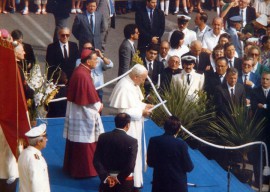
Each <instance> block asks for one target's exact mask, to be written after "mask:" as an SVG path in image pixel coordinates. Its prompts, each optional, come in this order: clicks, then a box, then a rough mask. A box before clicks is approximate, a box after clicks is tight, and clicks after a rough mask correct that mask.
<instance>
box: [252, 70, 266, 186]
mask: <svg viewBox="0 0 270 192" xmlns="http://www.w3.org/2000/svg"><path fill="white" fill-rule="evenodd" d="M251 110H252V113H253V115H255V114H256V117H257V118H258V120H261V119H262V118H266V123H265V128H264V130H263V133H262V135H263V136H264V142H265V143H266V145H267V148H268V149H269V147H270V139H269V135H270V73H269V72H263V73H262V78H261V86H259V87H257V88H255V89H253V90H252V92H251ZM258 148H259V147H258ZM258 148H254V150H253V151H251V152H250V154H249V159H250V160H251V162H252V163H253V167H255V168H253V170H254V177H255V182H254V186H255V187H257V188H259V183H260V182H259V181H260V171H259V170H260V162H259V159H258V158H257V157H258V156H259V155H260V154H259V149H258ZM268 155H269V151H268ZM267 182H268V183H269V181H267Z"/></svg>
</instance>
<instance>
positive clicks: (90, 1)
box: [86, 0, 97, 5]
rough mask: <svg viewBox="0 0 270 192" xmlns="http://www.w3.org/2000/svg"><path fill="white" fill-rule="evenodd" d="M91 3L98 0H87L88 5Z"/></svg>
mask: <svg viewBox="0 0 270 192" xmlns="http://www.w3.org/2000/svg"><path fill="white" fill-rule="evenodd" d="M89 3H97V1H96V0H87V1H86V5H88V4H89Z"/></svg>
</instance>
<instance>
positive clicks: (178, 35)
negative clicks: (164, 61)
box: [170, 30, 185, 49]
mask: <svg viewBox="0 0 270 192" xmlns="http://www.w3.org/2000/svg"><path fill="white" fill-rule="evenodd" d="M184 37H185V34H184V33H183V32H182V31H178V30H175V31H174V32H173V33H172V36H171V39H170V44H171V48H173V49H177V48H178V47H179V41H180V40H182V39H184Z"/></svg>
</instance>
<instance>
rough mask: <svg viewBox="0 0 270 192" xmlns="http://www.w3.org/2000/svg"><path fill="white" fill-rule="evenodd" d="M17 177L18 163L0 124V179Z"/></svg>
mask: <svg viewBox="0 0 270 192" xmlns="http://www.w3.org/2000/svg"><path fill="white" fill-rule="evenodd" d="M11 177H15V178H18V177H19V171H18V164H17V161H16V159H15V156H14V155H13V153H12V151H11V149H10V147H9V145H8V142H7V140H6V138H5V135H4V133H3V130H2V127H1V125H0V179H9V178H11Z"/></svg>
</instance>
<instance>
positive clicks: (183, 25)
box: [168, 15, 197, 47]
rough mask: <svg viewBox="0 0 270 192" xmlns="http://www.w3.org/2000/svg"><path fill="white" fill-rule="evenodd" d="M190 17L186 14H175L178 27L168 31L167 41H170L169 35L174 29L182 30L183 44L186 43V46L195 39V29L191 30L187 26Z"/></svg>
mask: <svg viewBox="0 0 270 192" xmlns="http://www.w3.org/2000/svg"><path fill="white" fill-rule="evenodd" d="M190 19H191V17H189V16H186V15H177V24H178V29H174V30H172V31H171V32H170V33H169V38H168V41H170V39H171V35H172V33H173V32H174V31H175V30H179V31H182V32H183V33H184V34H185V40H184V45H186V46H188V47H189V45H190V43H191V42H192V41H195V40H197V35H196V33H195V31H192V30H190V29H188V28H187V27H188V24H189V21H190Z"/></svg>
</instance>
